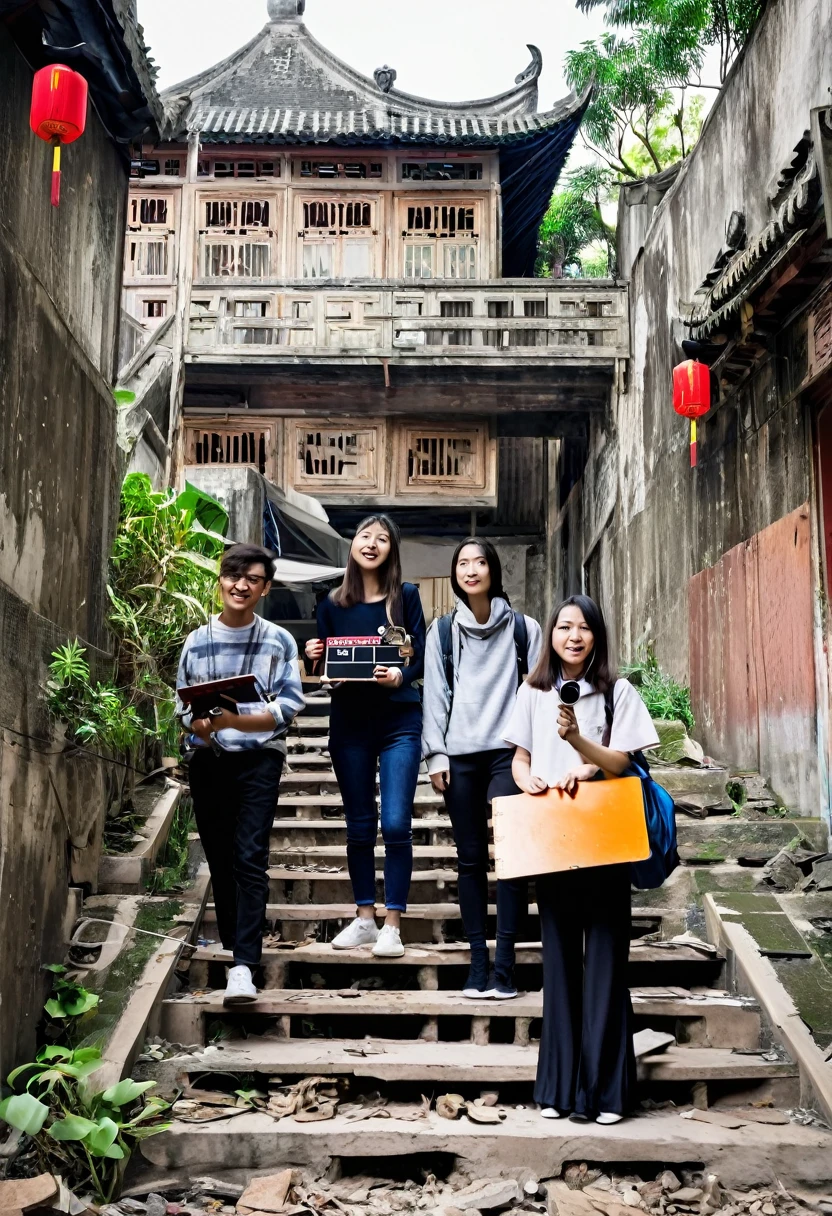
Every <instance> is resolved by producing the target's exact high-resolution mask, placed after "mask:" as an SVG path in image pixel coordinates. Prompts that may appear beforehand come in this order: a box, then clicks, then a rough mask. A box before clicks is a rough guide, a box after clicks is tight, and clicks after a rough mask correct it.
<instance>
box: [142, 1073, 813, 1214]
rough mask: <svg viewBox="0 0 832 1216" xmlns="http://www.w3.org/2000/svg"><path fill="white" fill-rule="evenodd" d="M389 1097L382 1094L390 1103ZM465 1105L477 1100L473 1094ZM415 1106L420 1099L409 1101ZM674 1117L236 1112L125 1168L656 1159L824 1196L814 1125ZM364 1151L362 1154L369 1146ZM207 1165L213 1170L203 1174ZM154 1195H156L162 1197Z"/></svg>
mask: <svg viewBox="0 0 832 1216" xmlns="http://www.w3.org/2000/svg"><path fill="white" fill-rule="evenodd" d="M393 1096H395V1095H392V1094H391V1097H393ZM473 1096H476V1094H474V1095H473ZM415 1101H416V1102H418V1094H416V1095H415ZM679 1114H680V1112H679V1111H678V1110H661V1111H653V1112H650V1113H647V1112H645V1113H642V1114H639V1115H638V1116H636V1117H634V1118H631V1119H626V1120H624V1121H623V1122H622V1123H619V1124H616V1125H615V1126H613V1127H599V1126H598V1125H597V1124H595V1123H587V1124H577V1123H570V1122H569V1121H568V1120H563V1121H561V1122H552V1121H551V1120H548V1119H543V1118H541V1116H540V1114H539V1112H538V1111H537V1110H533V1109H523V1110H514V1109H512V1108H511V1106H509V1107H508V1109H507V1111H506V1118H505V1121H504V1122H503V1123H501V1124H500V1125H499V1126H497V1127H492V1126H481V1125H476V1124H474V1123H472V1122H471V1121H470V1120H468V1119H467V1118H461V1119H458V1120H456V1121H450V1120H448V1119H442V1118H441V1117H440V1116H439V1115H437V1114H436V1113H435V1111H432V1112H431V1113H430V1114H429V1115H428V1116H427V1118H424V1119H417V1120H416V1121H415V1122H404V1121H402V1120H399V1119H373V1120H370V1121H369V1122H364V1121H362V1122H351V1121H350V1120H348V1119H347V1118H346V1117H345V1116H344V1115H341V1114H336V1116H335V1118H333V1119H329V1120H326V1121H324V1122H319V1123H298V1122H296V1121H295V1120H294V1119H282V1120H281V1121H280V1122H279V1123H278V1122H275V1120H274V1119H272V1118H271V1117H270V1116H269V1115H265V1114H255V1113H252V1114H244V1115H240V1116H238V1117H237V1118H234V1119H227V1120H220V1121H218V1122H216V1123H206V1124H202V1125H197V1124H192V1123H174V1124H173V1126H172V1127H171V1128H170V1130H169V1131H167V1132H163V1133H162V1134H161V1135H158V1136H152V1137H150V1138H149V1139H147V1140H143V1141H142V1142H141V1144H140V1146H139V1148H140V1155H141V1159H142V1160H141V1161H140V1160H139V1153H137V1154H136V1156H135V1158H134V1161H133V1163H132V1165H131V1169H133V1170H136V1169H137V1168H141V1169H142V1170H143V1174H142V1180H143V1190H142V1193H143V1194H144V1193H147V1192H149V1191H153V1190H159V1189H160V1185H161V1184H162V1183H163V1182H164V1179H165V1178H168V1177H170V1175H171V1173H172V1172H174V1171H176V1170H180V1171H187V1172H189V1173H190V1174H191V1175H193V1174H196V1173H197V1172H199V1171H200V1170H201V1171H202V1172H203V1173H207V1172H210V1173H212V1174H216V1173H217V1172H218V1171H221V1170H224V1169H233V1170H240V1171H252V1170H256V1171H261V1172H262V1171H264V1170H269V1171H273V1170H276V1169H278V1168H283V1167H284V1166H285V1165H286V1163H287V1162H288V1163H291V1164H292V1165H293V1166H295V1167H299V1168H300V1167H303V1168H306V1169H308V1170H309V1171H310V1172H312V1173H313V1174H314V1175H315V1176H320V1175H321V1174H323V1173H324V1171H325V1170H326V1169H327V1168H328V1167H331V1166H335V1167H336V1168H338V1167H339V1165H340V1164H341V1163H343V1166H342V1168H343V1172H344V1174H345V1175H346V1174H349V1173H352V1172H354V1170H355V1167H351V1166H350V1165H349V1161H350V1159H351V1158H366V1157H367V1156H368V1155H369V1154H370V1153H372V1155H373V1156H374V1157H375V1158H376V1159H382V1158H386V1157H393V1158H396V1159H397V1161H398V1162H402V1160H403V1159H406V1158H407V1157H408V1156H409V1155H413V1156H414V1158H416V1156H417V1155H418V1159H419V1160H421V1161H429V1160H431V1159H432V1157H433V1156H434V1155H436V1156H437V1157H438V1156H440V1155H441V1154H449V1155H450V1156H451V1157H453V1158H456V1165H457V1168H459V1169H463V1170H465V1172H466V1173H468V1174H469V1175H470V1176H471V1177H472V1178H489V1177H493V1176H494V1175H495V1174H498V1173H499V1174H502V1175H504V1176H512V1175H513V1174H517V1176H518V1177H521V1178H525V1177H528V1173H529V1169H530V1167H531V1170H532V1171H533V1173H534V1176H535V1177H536V1178H549V1177H556V1176H558V1175H559V1174H560V1171H561V1168H562V1166H563V1163H564V1161H591V1162H606V1161H622V1162H623V1161H639V1162H655V1163H656V1169H657V1170H660V1169H663V1168H666V1167H675V1168H676V1170H677V1171H678V1170H681V1168H683V1167H689V1163H690V1162H692V1161H695V1162H699V1163H701V1164H702V1165H704V1167H705V1169H706V1170H712V1171H715V1172H718V1174H719V1178H720V1182H721V1183H722V1184H723V1186H727V1187H737V1188H740V1189H742V1190H746V1189H747V1188H748V1185H749V1180H750V1179H754V1180H759V1179H768V1178H778V1179H780V1180H781V1182H782V1183H783V1185H784V1186H786V1187H792V1188H795V1187H806V1188H810V1189H812V1188H817V1187H821V1188H823V1189H824V1192H825V1191H826V1190H828V1181H829V1154H830V1145H832V1137H830V1133H829V1132H828V1131H827V1130H825V1129H823V1128H819V1127H813V1126H809V1127H804V1126H802V1125H801V1124H799V1123H790V1124H786V1125H785V1126H780V1127H778V1126H765V1125H763V1124H757V1123H750V1124H746V1125H744V1126H743V1127H740V1128H737V1129H730V1128H723V1127H716V1126H714V1125H713V1124H709V1123H700V1122H697V1121H694V1120H692V1119H682V1118H680V1117H679ZM368 1142H369V1145H368ZM206 1162H210V1171H209V1170H208V1169H207V1168H206V1169H203V1168H202V1167H203V1166H204V1165H205V1163H206ZM161 1189H163V1187H162V1188H161Z"/></svg>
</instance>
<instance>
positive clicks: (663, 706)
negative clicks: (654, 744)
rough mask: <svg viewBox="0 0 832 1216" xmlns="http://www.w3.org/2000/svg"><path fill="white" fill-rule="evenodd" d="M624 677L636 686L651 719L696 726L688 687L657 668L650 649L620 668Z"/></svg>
mask: <svg viewBox="0 0 832 1216" xmlns="http://www.w3.org/2000/svg"><path fill="white" fill-rule="evenodd" d="M621 674H622V676H624V677H625V679H627V680H629V681H630V683H631V684H633V685H635V687H636V688H637V689H638V691H639V693H640V695H641V699H642V701H643V702H644V704H645V705H646V706H647V709H648V710H649V712H650V717H651V718H660V719H664V720H665V721H677V720H678V721H680V722H684V724H685V726H686V727H687V729H688V730H689V731H692V730H693V728H694V726H695V725H696V723H695V721H694V717H693V709H692V707H691V701H690V689H689V688H687V687H686V686H685V685H684V684H680V683H679V682H678V681H677V680H674V679H673V677H672V676H669V675H667V674H666V673H665V672H663V671H662V670H661V668H660V667H659V664H658V662H657V661H656V656H655V654H654V653H653V651H652V649H649V648H648V649H647V650H646V652H645V653H644V655H643V657H641V658H639V659H638V660H637V661H636V662H635V663H629V664H625V665H624V666H622V668H621Z"/></svg>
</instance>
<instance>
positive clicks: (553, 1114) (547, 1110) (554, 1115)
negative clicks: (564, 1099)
mask: <svg viewBox="0 0 832 1216" xmlns="http://www.w3.org/2000/svg"><path fill="white" fill-rule="evenodd" d="M540 1113H541V1115H542V1116H543V1118H544V1119H562V1118H563V1115H562V1114H561V1113H560V1111H559V1110H555V1108H554V1106H544V1107H543V1110H542V1111H541V1112H540Z"/></svg>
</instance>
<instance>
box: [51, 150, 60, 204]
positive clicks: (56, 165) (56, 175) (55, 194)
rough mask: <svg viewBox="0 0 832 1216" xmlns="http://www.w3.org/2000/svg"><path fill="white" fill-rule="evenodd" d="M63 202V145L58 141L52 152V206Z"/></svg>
mask: <svg viewBox="0 0 832 1216" xmlns="http://www.w3.org/2000/svg"><path fill="white" fill-rule="evenodd" d="M60 201H61V145H60V144H59V143H58V142H57V141H56V143H55V147H54V149H53V151H52V206H53V207H57V206H59V204H60Z"/></svg>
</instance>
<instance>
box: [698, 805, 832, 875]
mask: <svg viewBox="0 0 832 1216" xmlns="http://www.w3.org/2000/svg"><path fill="white" fill-rule="evenodd" d="M678 836H679V853H680V855H681V857H682V858H683V860H684V861H688V862H696V863H697V864H710V863H713V862H718V861H728V860H732V861H737V860H738V861H749V862H752V863H758V864H761V863H763V862H765V861H767V860H768V859H769V858H771V857H773V856H774V855H775V854H776V853H778V852H779V851H780V849H782V848H784V847H785V846H786V845H788V844H790V843H791V842H792V841H794V840H795V839H797V838H801V839H803V840H804V841H806V842H807V844H808V845H809V846H810V847H811V848H814V849H816V850H817V851H818V852H819V853H822V852H825V850H826V841H827V829H826V826H825V824H824V823H823V821H822V820H820V819H810V818H808V817H807V818H805V819H803V818H801V819H776V818H766V819H760V820H756V819H742V818H736V819H734V818H732V819H729V820H727V821H726V820H723V821H721V822H720V821H719V820H714V819H710V820H707V821H699V822H692V821H690V820H688V821H687V822H684V823H683V822H681V821H680V822H679V824H678Z"/></svg>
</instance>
